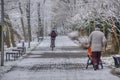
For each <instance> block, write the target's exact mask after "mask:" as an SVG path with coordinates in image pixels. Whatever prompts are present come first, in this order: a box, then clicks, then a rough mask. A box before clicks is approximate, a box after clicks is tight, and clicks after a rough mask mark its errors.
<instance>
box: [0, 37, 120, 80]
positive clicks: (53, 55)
mask: <svg viewBox="0 0 120 80" xmlns="http://www.w3.org/2000/svg"><path fill="white" fill-rule="evenodd" d="M49 41H50V40H49V38H46V39H45V40H44V41H43V42H42V43H41V44H40V45H38V46H37V47H36V49H35V50H34V51H32V52H31V53H28V55H27V56H25V57H24V59H21V60H18V61H16V65H14V66H13V68H12V69H11V70H10V71H8V72H7V73H5V74H4V75H3V76H2V78H1V79H0V80H120V78H118V77H117V76H114V75H112V74H111V73H110V71H111V69H110V68H109V67H108V66H107V64H103V65H104V69H100V70H97V71H94V70H93V68H92V66H89V68H88V69H85V66H86V61H87V57H85V56H87V52H86V51H85V50H80V49H79V47H78V46H77V45H76V44H74V43H73V42H72V41H71V40H70V39H69V38H68V37H66V36H64V37H58V38H57V40H56V48H55V51H51V49H50V48H49ZM83 54H84V55H83Z"/></svg>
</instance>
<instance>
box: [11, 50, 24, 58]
mask: <svg viewBox="0 0 120 80" xmlns="http://www.w3.org/2000/svg"><path fill="white" fill-rule="evenodd" d="M12 51H18V56H19V57H20V56H21V55H22V49H12Z"/></svg>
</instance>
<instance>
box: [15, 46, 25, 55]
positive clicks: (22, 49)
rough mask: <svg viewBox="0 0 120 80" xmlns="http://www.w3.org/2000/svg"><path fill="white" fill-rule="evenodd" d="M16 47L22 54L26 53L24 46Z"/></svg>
mask: <svg viewBox="0 0 120 80" xmlns="http://www.w3.org/2000/svg"><path fill="white" fill-rule="evenodd" d="M17 49H21V52H22V54H25V53H26V47H17Z"/></svg>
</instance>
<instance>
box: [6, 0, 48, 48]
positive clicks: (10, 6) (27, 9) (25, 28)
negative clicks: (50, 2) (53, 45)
mask: <svg viewBox="0 0 120 80" xmlns="http://www.w3.org/2000/svg"><path fill="white" fill-rule="evenodd" d="M45 1H46V0H39V1H38V0H37V1H35V2H34V1H33V0H24V1H21V0H19V1H18V0H12V1H11V0H5V1H4V3H5V4H4V8H5V11H4V13H5V15H4V16H5V17H4V37H5V43H6V45H7V47H11V46H13V47H16V42H20V41H21V40H24V41H28V40H29V41H32V39H33V38H34V36H37V37H40V36H43V18H44V17H43V15H42V12H43V11H42V6H43V5H44V3H45ZM36 8H37V9H36ZM35 9H36V10H35ZM33 11H34V12H33ZM32 34H33V35H32Z"/></svg>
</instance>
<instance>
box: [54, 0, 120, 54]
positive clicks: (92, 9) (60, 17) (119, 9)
mask: <svg viewBox="0 0 120 80" xmlns="http://www.w3.org/2000/svg"><path fill="white" fill-rule="evenodd" d="M55 6H56V5H55ZM53 11H54V13H55V14H56V15H55V17H54V19H55V24H56V25H57V28H60V27H62V30H61V31H64V32H65V33H66V32H69V31H73V30H79V31H80V32H83V34H85V33H86V34H87V35H89V34H90V32H91V31H93V30H94V28H95V25H96V24H101V25H102V27H101V29H102V30H103V32H104V33H105V35H106V37H109V35H110V39H111V43H110V46H111V47H110V50H111V52H112V53H118V52H120V35H119V33H120V25H119V24H120V0H58V3H57V6H56V7H54V8H53Z"/></svg>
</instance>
